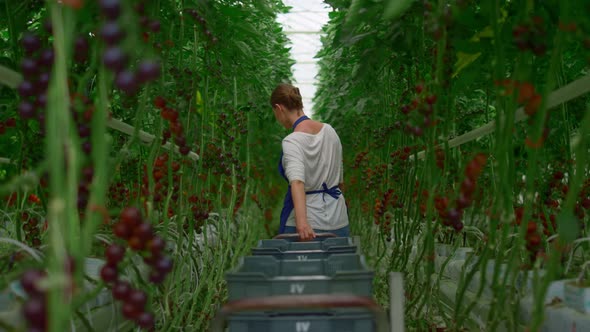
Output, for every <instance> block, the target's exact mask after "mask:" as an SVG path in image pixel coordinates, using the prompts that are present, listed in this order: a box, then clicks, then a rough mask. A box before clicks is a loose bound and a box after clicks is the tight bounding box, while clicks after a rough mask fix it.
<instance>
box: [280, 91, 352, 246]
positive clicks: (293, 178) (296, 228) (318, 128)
mask: <svg viewBox="0 0 590 332" xmlns="http://www.w3.org/2000/svg"><path fill="white" fill-rule="evenodd" d="M270 103H271V105H272V109H273V112H274V115H275V118H276V119H277V121H278V122H279V123H280V124H282V125H283V126H284V127H285V128H286V129H290V128H292V129H293V132H292V133H291V134H289V135H288V136H287V137H285V138H284V139H283V143H282V147H283V152H282V155H281V159H280V161H279V171H280V173H281V175H282V176H283V177H284V178H285V180H287V182H288V183H289V188H288V190H287V195H286V196H285V201H284V204H283V210H282V212H281V227H280V230H279V233H298V234H299V237H300V239H301V240H302V241H308V240H312V239H314V238H315V236H316V235H315V234H316V233H334V234H336V235H337V236H342V237H348V236H350V231H349V226H348V212H347V208H346V203H345V201H344V196H343V195H342V192H341V191H340V189H339V188H342V185H343V168H342V144H341V143H340V138H339V137H338V134H336V131H335V130H334V128H332V126H330V125H329V124H327V123H321V122H318V121H313V120H311V119H309V118H308V117H307V116H305V114H304V113H303V103H302V100H301V94H300V93H299V89H298V88H296V87H294V86H292V85H290V84H280V85H279V86H277V87H276V88H275V90H274V91H273V93H272V95H271V97H270Z"/></svg>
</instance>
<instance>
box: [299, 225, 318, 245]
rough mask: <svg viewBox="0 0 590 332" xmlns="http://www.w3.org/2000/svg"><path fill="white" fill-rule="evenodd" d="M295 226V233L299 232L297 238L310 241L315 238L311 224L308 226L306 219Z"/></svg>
mask: <svg viewBox="0 0 590 332" xmlns="http://www.w3.org/2000/svg"><path fill="white" fill-rule="evenodd" d="M296 228H297V234H299V239H300V240H301V241H311V240H313V239H315V232H314V231H313V229H312V228H311V226H309V223H308V222H307V221H305V222H301V223H298V224H297V225H296Z"/></svg>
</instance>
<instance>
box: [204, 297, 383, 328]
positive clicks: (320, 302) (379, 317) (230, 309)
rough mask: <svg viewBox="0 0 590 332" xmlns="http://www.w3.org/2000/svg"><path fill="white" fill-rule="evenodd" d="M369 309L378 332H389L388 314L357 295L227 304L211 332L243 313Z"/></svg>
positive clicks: (219, 313)
mask: <svg viewBox="0 0 590 332" xmlns="http://www.w3.org/2000/svg"><path fill="white" fill-rule="evenodd" d="M333 307H337V308H355V307H364V308H368V309H370V310H371V311H373V313H374V314H375V316H376V322H377V332H389V321H388V319H387V314H386V313H385V312H384V311H383V310H382V309H381V307H380V306H379V305H378V304H377V303H375V301H374V300H373V299H372V298H370V297H367V296H357V295H328V294H313V295H278V296H267V297H259V298H246V299H240V300H234V301H230V302H227V303H226V304H225V305H224V306H223V307H222V308H221V310H220V311H219V312H218V314H217V315H216V317H215V319H214V320H213V322H212V323H211V328H210V329H209V331H210V332H223V331H224V329H223V324H224V322H225V320H226V319H227V317H228V316H230V315H231V314H233V313H236V312H241V311H259V310H276V309H293V308H333Z"/></svg>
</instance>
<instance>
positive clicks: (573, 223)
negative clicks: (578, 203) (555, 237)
mask: <svg viewBox="0 0 590 332" xmlns="http://www.w3.org/2000/svg"><path fill="white" fill-rule="evenodd" d="M557 230H558V233H559V237H560V239H561V240H562V241H564V242H571V241H574V240H575V239H577V238H578V236H579V234H580V221H579V220H578V218H576V216H574V214H573V213H572V212H571V211H564V212H562V213H560V214H559V216H557Z"/></svg>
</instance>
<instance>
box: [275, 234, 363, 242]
mask: <svg viewBox="0 0 590 332" xmlns="http://www.w3.org/2000/svg"><path fill="white" fill-rule="evenodd" d="M328 234H330V233H316V237H315V238H314V240H313V241H310V242H323V241H326V240H328V239H348V240H350V241H353V240H354V239H353V238H350V237H334V236H329V235H328ZM274 239H276V240H279V239H280V240H286V241H289V242H299V241H300V239H299V235H298V234H297V233H293V234H279V235H277V236H275V238H274Z"/></svg>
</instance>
